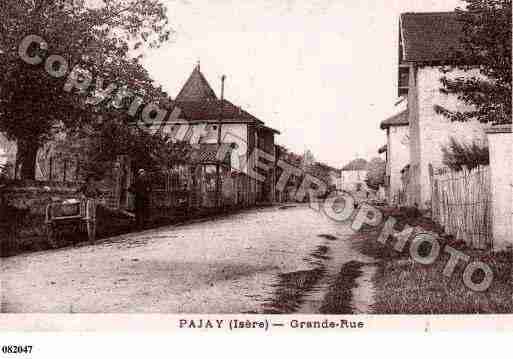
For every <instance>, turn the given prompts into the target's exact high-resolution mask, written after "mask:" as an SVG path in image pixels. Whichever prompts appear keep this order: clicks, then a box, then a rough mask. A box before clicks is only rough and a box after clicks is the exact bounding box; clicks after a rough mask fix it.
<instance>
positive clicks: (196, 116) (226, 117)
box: [176, 100, 263, 124]
mask: <svg viewBox="0 0 513 359" xmlns="http://www.w3.org/2000/svg"><path fill="white" fill-rule="evenodd" d="M221 104H223V106H222V110H221ZM176 106H178V108H180V110H181V115H180V118H182V119H185V120H188V121H192V122H194V121H198V122H205V121H219V119H220V118H222V120H223V122H247V123H258V124H263V122H262V121H260V120H259V119H258V118H256V117H255V116H253V115H251V114H250V113H249V112H246V111H244V110H243V109H242V108H240V107H237V106H235V105H234V104H232V103H231V102H230V101H228V100H224V101H223V102H221V100H214V101H204V102H198V101H177V102H176Z"/></svg>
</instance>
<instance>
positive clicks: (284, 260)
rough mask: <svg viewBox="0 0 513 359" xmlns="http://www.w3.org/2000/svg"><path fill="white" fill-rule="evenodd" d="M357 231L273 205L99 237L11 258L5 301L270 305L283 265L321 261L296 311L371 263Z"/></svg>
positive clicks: (240, 308)
mask: <svg viewBox="0 0 513 359" xmlns="http://www.w3.org/2000/svg"><path fill="white" fill-rule="evenodd" d="M351 234H352V231H351V229H350V228H349V225H348V224H339V223H335V222H333V221H331V220H329V219H328V218H326V217H325V216H324V215H323V214H319V213H317V212H315V211H313V210H311V209H310V208H308V207H307V206H306V205H290V206H281V207H279V206H274V207H267V208H260V209H253V210H246V211H243V212H241V213H238V214H233V215H229V216H227V217H223V218H221V219H216V220H208V221H204V222H199V223H192V224H187V225H182V226H174V227H164V228H159V229H154V230H149V231H145V232H142V233H132V234H127V235H123V236H119V237H115V238H109V239H107V240H103V241H101V242H100V243H98V244H96V245H85V246H82V247H75V248H64V249H60V250H55V251H46V252H39V253H32V254H25V255H19V256H15V257H10V258H5V259H3V260H2V261H1V266H2V268H1V272H2V281H1V284H2V287H1V290H2V293H1V295H2V307H3V308H2V309H3V311H4V312H41V313H63V312H64V313H69V312H86V313H87V312H88V313H99V312H106V313H109V312H111V313H112V312H114V313H123V312H138V313H141V312H146V313H148V312H161V313H264V312H265V311H266V308H267V310H268V309H269V307H268V306H269V303H271V302H272V300H273V295H274V293H275V290H276V284H277V283H278V282H279V278H280V276H279V274H280V273H291V272H305V273H308V271H309V270H312V269H314V268H316V267H319V266H320V265H322V267H323V271H322V273H323V276H322V278H320V280H318V281H317V282H316V290H313V291H310V293H307V295H306V296H303V300H302V301H301V305H300V306H299V307H298V308H297V310H295V311H298V312H306V313H315V312H317V311H318V308H319V306H320V303H321V302H322V300H323V296H324V295H325V291H326V288H327V287H328V285H329V283H330V282H331V281H332V280H333V278H334V277H335V276H336V275H337V274H338V273H339V271H340V268H341V266H342V264H344V263H346V262H348V261H354V260H355V261H359V262H367V263H368V262H369V261H370V260H369V258H367V257H364V256H362V255H361V254H359V253H358V252H356V251H355V250H353V249H351V247H350V243H349V237H350V236H351ZM315 253H317V254H315ZM364 276H365V275H364ZM364 276H362V277H364ZM359 281H360V287H361V288H363V289H365V288H367V287H369V285H370V284H369V280H368V279H365V278H360V279H359ZM367 290H371V288H367ZM369 294H372V293H369V292H368V291H367V292H366V293H365V295H362V296H361V297H364V298H361V299H358V297H359V296H356V297H355V298H353V302H355V301H356V302H358V301H360V302H358V303H354V304H355V307H356V308H359V310H360V311H363V312H365V311H366V309H365V308H367V307H368V305H369V304H370V302H369V301H370V300H372V295H369ZM266 306H267V307H266Z"/></svg>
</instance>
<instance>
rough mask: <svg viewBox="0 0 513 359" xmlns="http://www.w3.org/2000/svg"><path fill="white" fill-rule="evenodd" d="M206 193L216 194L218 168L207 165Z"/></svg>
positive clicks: (205, 171)
mask: <svg viewBox="0 0 513 359" xmlns="http://www.w3.org/2000/svg"><path fill="white" fill-rule="evenodd" d="M204 174H205V176H204V178H205V191H207V192H215V190H216V166H215V165H205V167H204Z"/></svg>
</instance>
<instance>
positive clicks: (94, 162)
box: [82, 117, 192, 179]
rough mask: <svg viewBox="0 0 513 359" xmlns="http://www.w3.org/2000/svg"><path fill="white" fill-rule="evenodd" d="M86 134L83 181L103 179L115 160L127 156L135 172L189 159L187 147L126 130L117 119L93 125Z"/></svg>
mask: <svg viewBox="0 0 513 359" xmlns="http://www.w3.org/2000/svg"><path fill="white" fill-rule="evenodd" d="M86 132H88V133H86V134H85V135H83V136H82V138H84V139H85V140H86V141H87V143H86V144H85V146H84V148H85V154H84V159H83V163H82V166H83V171H84V176H85V177H88V176H92V177H94V178H96V179H100V178H102V177H103V176H104V175H105V174H106V173H107V172H108V171H109V170H110V169H111V168H112V163H113V161H115V160H116V159H117V158H118V156H128V157H129V158H130V159H131V161H132V163H133V164H134V165H135V166H136V167H137V168H144V169H146V170H148V171H150V172H159V171H161V170H165V169H168V168H170V167H172V166H173V165H177V164H186V163H188V161H189V160H190V156H191V151H192V148H191V146H190V144H189V143H187V142H185V141H174V140H171V139H170V138H169V136H167V135H164V134H162V133H161V132H158V133H156V134H152V133H149V132H147V131H144V130H143V129H141V128H139V127H137V126H127V124H126V121H124V120H123V119H122V118H119V117H114V118H111V119H108V120H103V121H101V122H96V123H92V126H90V128H89V131H86Z"/></svg>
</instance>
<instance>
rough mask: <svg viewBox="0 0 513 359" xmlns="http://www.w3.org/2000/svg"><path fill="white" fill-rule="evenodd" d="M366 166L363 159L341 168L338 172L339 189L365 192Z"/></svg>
mask: <svg viewBox="0 0 513 359" xmlns="http://www.w3.org/2000/svg"><path fill="white" fill-rule="evenodd" d="M368 165H369V164H368V162H367V161H366V160H364V159H363V158H357V159H355V160H352V161H351V162H349V163H348V164H347V165H345V166H344V167H342V170H341V171H340V182H341V186H340V187H341V189H342V190H343V191H349V192H353V191H360V190H367V184H366V183H365V179H366V178H367V167H368Z"/></svg>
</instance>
